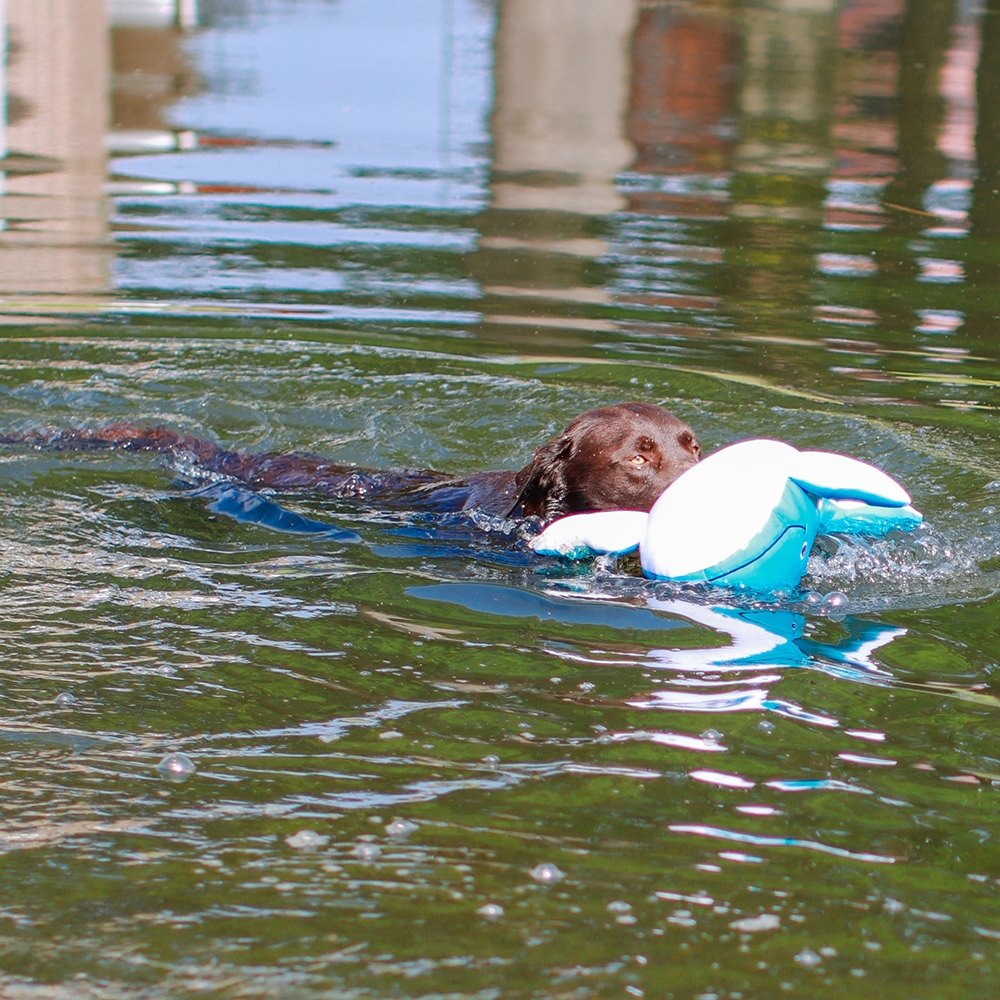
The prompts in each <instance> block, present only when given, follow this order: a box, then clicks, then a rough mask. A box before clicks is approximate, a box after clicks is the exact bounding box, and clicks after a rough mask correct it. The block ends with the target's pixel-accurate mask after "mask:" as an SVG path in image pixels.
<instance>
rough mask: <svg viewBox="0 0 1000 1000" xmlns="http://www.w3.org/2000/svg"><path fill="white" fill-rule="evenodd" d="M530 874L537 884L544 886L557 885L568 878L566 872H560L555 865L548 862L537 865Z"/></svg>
mask: <svg viewBox="0 0 1000 1000" xmlns="http://www.w3.org/2000/svg"><path fill="white" fill-rule="evenodd" d="M528 874H529V875H530V876H531V877H532V878H533V879H534V880H535V881H536V882H541V883H542V885H555V883H556V882H561V881H562V880H563V879H564V878H565V877H566V873H565V872H563V871H560V870H559V869H558V868H557V867H556V866H555V865H554V864H552V863H550V862H548V861H543V862H542V863H541V864H538V865H535V867H534V868H532V869H531V871H530V872H528Z"/></svg>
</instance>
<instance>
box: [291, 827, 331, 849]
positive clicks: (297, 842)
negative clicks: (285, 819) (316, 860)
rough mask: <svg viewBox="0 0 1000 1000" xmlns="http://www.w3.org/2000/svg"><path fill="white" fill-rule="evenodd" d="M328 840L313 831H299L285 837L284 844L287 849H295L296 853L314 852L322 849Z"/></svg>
mask: <svg viewBox="0 0 1000 1000" xmlns="http://www.w3.org/2000/svg"><path fill="white" fill-rule="evenodd" d="M329 839H330V838H329V837H324V836H323V834H321V833H317V832H316V831H315V830H299V832H298V833H293V834H292V835H291V836H289V837H285V843H286V844H288V846H289V847H293V848H295V850H296V851H315V850H316V849H317V848H319V847H323V846H324V845H325V844H326V842H327V841H328V840H329Z"/></svg>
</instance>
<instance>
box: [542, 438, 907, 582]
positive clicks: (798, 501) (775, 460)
mask: <svg viewBox="0 0 1000 1000" xmlns="http://www.w3.org/2000/svg"><path fill="white" fill-rule="evenodd" d="M922 519H923V518H922V516H921V515H920V513H919V512H918V511H916V510H914V509H913V507H911V506H910V498H909V496H908V495H907V493H906V491H905V490H904V489H903V488H902V487H901V486H900V485H899V484H898V483H897V482H896V481H895V480H894V479H891V478H890V477H889V476H887V475H886V474H885V473H884V472H881V471H880V470H879V469H876V468H875V467H874V466H871V465H867V464H866V463H864V462H859V461H857V460H856V459H853V458H848V457H847V456H845V455H835V454H832V453H830V452H818V451H812V452H810V451H806V452H800V451H798V450H797V449H795V448H793V447H792V446H791V445H788V444H784V443H783V442H781V441H769V440H753V441H742V442H740V443H738V444H734V445H730V446H729V447H728V448H723V449H722V450H721V451H717V452H715V453H714V454H712V455H710V456H709V457H708V458H706V459H703V460H702V461H701V462H699V463H698V464H697V465H695V466H694V467H693V468H691V469H688V471H687V472H685V473H684V475H682V476H681V477H680V478H679V479H677V480H676V481H675V482H674V483H673V484H672V485H671V486H670V487H669V488H668V489H667V490H666V491H665V492H664V493H663V495H662V496H661V497H660V498H659V500H657V501H656V503H655V504H654V505H653V509H652V510H651V511H650V512H649V513H648V514H646V513H645V512H643V511H625V510H622V511H599V512H594V513H588V514H571V515H569V516H568V517H564V518H560V519H559V520H558V521H554V522H553V523H552V524H550V525H549V526H548V527H547V528H546V529H545V530H544V531H543V532H542V533H541V534H540V535H538V536H536V537H535V538H534V539H533V540H532V542H531V547H532V548H533V549H534V550H535V551H536V552H539V553H541V554H544V555H560V556H564V557H568V558H572V559H579V558H584V557H586V556H588V555H594V554H599V553H607V554H617V553H624V552H629V551H632V550H634V549H636V548H638V549H639V558H640V562H641V563H642V569H643V572H644V573H645V575H646V576H648V577H650V578H652V579H657V580H675V581H678V582H703V583H712V584H718V585H722V586H727V587H734V588H745V589H749V590H754V591H759V592H770V591H791V590H795V589H796V587H797V586H798V584H799V581H800V580H801V578H802V576H803V574H804V573H805V571H806V566H807V563H808V561H809V552H810V551H811V549H812V546H813V542H814V541H815V540H816V536H817V535H818V534H820V533H822V532H829V531H835V532H838V533H842V534H872V535H879V534H884V533H885V532H887V531H890V530H893V529H897V528H901V529H911V528H914V527H916V526H917V525H918V524H920V522H921V521H922Z"/></svg>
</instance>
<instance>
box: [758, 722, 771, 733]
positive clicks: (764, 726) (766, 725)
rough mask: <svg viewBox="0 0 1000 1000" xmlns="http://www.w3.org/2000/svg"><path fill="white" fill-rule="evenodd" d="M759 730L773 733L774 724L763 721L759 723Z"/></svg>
mask: <svg viewBox="0 0 1000 1000" xmlns="http://www.w3.org/2000/svg"><path fill="white" fill-rule="evenodd" d="M757 728H758V729H760V730H761V731H762V732H765V733H773V732H774V723H773V722H770V721H768V720H767V719H761V720H760V722H758V723H757Z"/></svg>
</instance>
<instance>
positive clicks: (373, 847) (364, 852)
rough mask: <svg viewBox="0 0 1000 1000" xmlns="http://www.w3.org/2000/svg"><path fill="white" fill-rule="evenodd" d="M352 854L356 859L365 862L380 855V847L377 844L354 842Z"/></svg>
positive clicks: (374, 859)
mask: <svg viewBox="0 0 1000 1000" xmlns="http://www.w3.org/2000/svg"><path fill="white" fill-rule="evenodd" d="M354 856H355V857H356V858H357V859H358V861H361V862H363V863H364V864H367V863H368V862H370V861H376V860H377V859H378V858H380V857H382V848H381V847H379V846H378V844H356V845H355V847H354Z"/></svg>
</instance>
